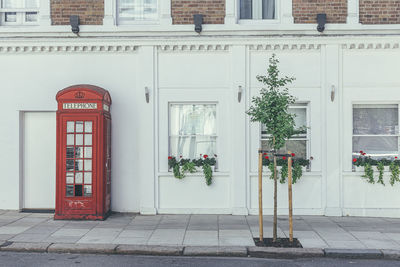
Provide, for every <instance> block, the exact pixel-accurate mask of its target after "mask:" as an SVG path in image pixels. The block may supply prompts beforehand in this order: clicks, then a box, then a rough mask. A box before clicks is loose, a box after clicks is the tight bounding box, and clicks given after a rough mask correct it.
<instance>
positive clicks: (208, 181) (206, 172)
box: [203, 163, 212, 185]
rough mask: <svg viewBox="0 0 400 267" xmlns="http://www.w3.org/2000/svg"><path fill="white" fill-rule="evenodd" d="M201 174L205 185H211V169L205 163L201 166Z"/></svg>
mask: <svg viewBox="0 0 400 267" xmlns="http://www.w3.org/2000/svg"><path fill="white" fill-rule="evenodd" d="M203 173H204V177H205V178H206V184H207V185H211V183H212V169H211V166H210V165H208V164H207V163H205V164H204V165H203Z"/></svg>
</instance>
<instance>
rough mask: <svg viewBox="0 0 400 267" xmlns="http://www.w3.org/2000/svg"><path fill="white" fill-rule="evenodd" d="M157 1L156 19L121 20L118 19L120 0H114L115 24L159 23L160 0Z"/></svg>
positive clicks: (142, 0)
mask: <svg viewBox="0 0 400 267" xmlns="http://www.w3.org/2000/svg"><path fill="white" fill-rule="evenodd" d="M133 1H141V2H144V0H133ZM156 1H157V4H156V6H157V11H156V14H157V15H156V19H154V20H121V19H120V12H119V5H120V0H115V17H116V18H115V19H116V24H117V25H122V26H124V25H146V24H159V23H160V17H161V15H160V11H161V4H160V2H161V1H162V0H156Z"/></svg>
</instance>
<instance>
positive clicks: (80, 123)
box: [76, 121, 83, 133]
mask: <svg viewBox="0 0 400 267" xmlns="http://www.w3.org/2000/svg"><path fill="white" fill-rule="evenodd" d="M76 132H77V133H83V121H77V122H76Z"/></svg>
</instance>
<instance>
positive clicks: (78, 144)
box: [76, 134, 83, 146]
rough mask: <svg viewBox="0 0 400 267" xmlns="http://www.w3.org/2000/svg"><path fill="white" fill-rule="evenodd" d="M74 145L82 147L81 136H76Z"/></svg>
mask: <svg viewBox="0 0 400 267" xmlns="http://www.w3.org/2000/svg"><path fill="white" fill-rule="evenodd" d="M76 145H77V146H83V134H77V135H76Z"/></svg>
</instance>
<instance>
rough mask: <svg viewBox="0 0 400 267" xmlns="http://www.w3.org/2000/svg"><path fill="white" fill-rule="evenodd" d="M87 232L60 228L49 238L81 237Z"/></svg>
mask: <svg viewBox="0 0 400 267" xmlns="http://www.w3.org/2000/svg"><path fill="white" fill-rule="evenodd" d="M88 232H89V229H86V228H84V229H73V228H61V229H59V230H57V231H56V232H54V233H53V234H52V235H51V236H73V237H82V236H84V235H85V234H87V233H88Z"/></svg>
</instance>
